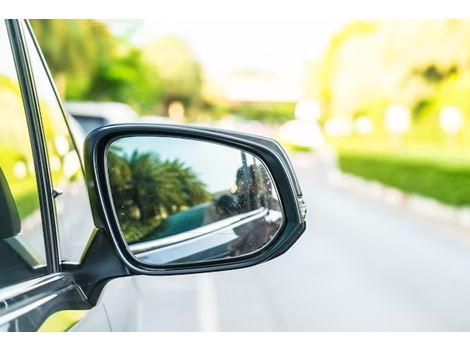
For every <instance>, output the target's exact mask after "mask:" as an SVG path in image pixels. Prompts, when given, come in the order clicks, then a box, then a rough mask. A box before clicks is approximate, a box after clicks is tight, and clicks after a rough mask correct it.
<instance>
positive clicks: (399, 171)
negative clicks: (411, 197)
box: [338, 150, 470, 206]
mask: <svg viewBox="0 0 470 352" xmlns="http://www.w3.org/2000/svg"><path fill="white" fill-rule="evenodd" d="M338 164H339V167H340V169H341V170H342V171H343V172H347V173H351V174H354V175H356V176H360V177H363V178H365V179H368V180H375V181H378V182H380V183H382V184H385V185H388V186H391V187H395V188H398V189H401V190H403V191H404V192H407V193H415V194H420V195H423V196H426V197H430V198H433V199H436V200H438V201H441V202H444V203H447V204H450V205H455V206H468V205H470V164H469V163H468V162H457V161H450V160H449V159H441V160H439V159H436V158H432V157H430V158H422V157H420V156H417V155H413V154H397V153H363V152H357V151H356V152H351V151H345V150H342V151H341V152H340V153H339V154H338Z"/></svg>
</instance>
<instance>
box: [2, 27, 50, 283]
mask: <svg viewBox="0 0 470 352" xmlns="http://www.w3.org/2000/svg"><path fill="white" fill-rule="evenodd" d="M0 126H1V127H0V288H3V287H5V286H9V285H12V284H15V283H18V282H21V281H25V280H28V279H32V278H34V277H37V276H39V275H42V274H44V273H45V272H46V254H45V246H44V235H43V229H42V221H41V212H40V209H39V195H38V188H37V181H36V174H35V169H34V162H33V153H32V151H31V144H30V136H29V131H28V125H27V122H26V116H25V112H24V108H23V101H22V97H21V92H20V87H19V84H18V78H17V76H16V70H15V65H14V61H13V55H12V52H11V48H10V43H9V39H8V34H7V31H6V26H5V23H4V22H1V23H0Z"/></svg>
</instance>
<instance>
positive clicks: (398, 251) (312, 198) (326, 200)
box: [124, 154, 470, 331]
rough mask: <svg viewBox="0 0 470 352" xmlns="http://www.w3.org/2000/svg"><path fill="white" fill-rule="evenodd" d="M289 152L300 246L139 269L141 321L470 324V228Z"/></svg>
mask: <svg viewBox="0 0 470 352" xmlns="http://www.w3.org/2000/svg"><path fill="white" fill-rule="evenodd" d="M293 159H294V165H295V168H296V170H297V173H298V176H299V179H300V182H301V185H302V188H303V192H304V195H305V199H306V202H307V206H308V218H307V220H308V229H307V231H306V233H305V234H304V235H303V236H302V237H301V238H300V239H299V241H298V242H297V243H296V244H295V245H294V247H292V248H291V250H290V251H288V252H287V253H286V254H284V255H283V256H281V257H279V258H277V259H275V260H273V261H271V262H268V263H265V264H261V265H259V266H256V267H252V268H246V269H242V270H235V271H229V272H219V273H211V274H202V275H188V276H171V277H139V278H138V280H136V282H137V285H138V288H139V291H140V292H141V293H142V294H143V296H144V297H145V299H144V302H143V305H142V307H144V309H142V310H141V312H140V314H141V318H142V319H143V320H142V321H143V324H142V325H141V327H140V328H141V329H142V330H159V331H213V330H217V331H436V330H438V331H442V330H444V331H447V330H452V331H453V330H467V331H468V330H470V233H466V232H465V231H463V230H461V229H459V228H457V227H455V226H453V225H450V224H445V223H442V222H439V221H437V220H434V219H431V218H427V217H424V216H418V215H416V214H411V213H409V212H407V211H406V210H405V209H400V208H397V207H394V206H392V205H388V204H385V203H378V202H377V201H374V200H372V199H370V198H365V197H361V196H360V195H358V194H353V193H351V192H348V191H347V190H345V189H340V188H335V187H334V186H332V185H330V184H329V183H328V182H327V178H326V167H325V166H324V165H323V164H322V163H321V162H320V161H319V160H318V159H317V158H316V157H315V156H314V155H312V154H304V155H298V156H295V157H294V158H293ZM124 280H128V279H124Z"/></svg>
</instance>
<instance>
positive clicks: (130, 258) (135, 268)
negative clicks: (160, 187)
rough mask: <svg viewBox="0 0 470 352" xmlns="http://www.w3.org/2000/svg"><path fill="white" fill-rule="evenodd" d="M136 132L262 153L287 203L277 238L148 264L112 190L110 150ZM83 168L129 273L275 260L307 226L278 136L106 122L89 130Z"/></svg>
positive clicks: (97, 216) (95, 208)
mask: <svg viewBox="0 0 470 352" xmlns="http://www.w3.org/2000/svg"><path fill="white" fill-rule="evenodd" d="M132 136H166V137H180V138H187V139H193V140H199V141H206V142H213V143H218V144H221V145H226V146H230V147H234V148H238V149H241V150H245V151H247V152H249V153H252V154H253V155H255V156H257V157H259V158H260V159H261V160H262V161H263V162H264V163H265V165H266V166H267V167H268V169H269V170H270V172H271V173H272V176H273V179H274V181H275V183H276V186H277V189H278V191H279V196H280V199H281V202H282V203H283V212H284V219H285V221H284V224H283V227H282V229H281V230H280V232H279V233H278V234H277V235H276V236H275V238H274V239H273V240H272V241H271V242H270V243H268V244H267V245H266V246H265V247H263V248H262V249H261V250H259V251H257V252H255V253H252V254H249V255H246V256H243V257H240V258H236V259H221V260H216V261H210V262H198V263H193V264H172V265H162V266H149V265H146V264H144V263H142V262H140V261H138V260H137V259H136V257H135V256H134V255H133V254H132V252H131V251H130V250H129V248H128V246H127V244H126V242H125V240H124V238H123V236H122V234H121V230H120V228H119V224H118V219H117V217H116V214H115V212H114V206H113V201H112V196H111V194H110V189H109V186H108V185H109V182H108V174H107V165H106V153H107V150H108V147H109V145H110V144H111V143H112V142H113V141H115V140H116V139H119V138H124V137H132ZM84 162H85V174H86V178H87V185H88V193H89V196H90V203H91V208H92V212H93V218H94V222H95V226H96V227H97V228H98V229H102V230H104V231H101V232H102V233H105V234H106V235H108V236H109V238H110V240H111V241H112V243H113V244H114V247H115V249H116V253H117V255H118V256H119V258H120V259H121V261H122V262H123V264H124V265H125V267H127V269H128V270H129V271H130V272H131V273H135V274H148V275H170V274H189V273H200V272H209V271H219V270H227V269H237V268H243V267H248V266H252V265H256V264H259V263H261V262H265V261H268V260H271V259H273V258H275V257H277V256H279V255H281V254H282V253H284V252H285V251H286V250H287V249H289V248H290V247H291V246H292V245H293V244H294V243H295V242H296V240H297V239H298V238H299V237H300V235H301V234H302V233H303V232H304V231H305V228H306V224H305V213H306V209H305V205H304V203H303V200H302V194H301V191H300V187H299V184H298V182H297V180H296V178H295V173H294V171H293V169H292V166H291V164H290V161H289V159H288V157H287V156H286V154H285V152H284V151H283V149H282V147H281V146H280V145H279V144H277V142H275V141H273V140H270V139H268V138H264V137H256V136H253V135H248V134H243V133H238V132H234V133H233V132H228V131H222V130H218V129H210V128H206V127H200V128H199V127H188V126H176V125H156V124H119V125H108V126H105V127H101V128H98V129H96V130H94V131H93V132H91V133H90V134H89V135H88V136H87V138H86V140H85V151H84Z"/></svg>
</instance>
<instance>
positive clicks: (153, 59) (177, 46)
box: [144, 36, 203, 108]
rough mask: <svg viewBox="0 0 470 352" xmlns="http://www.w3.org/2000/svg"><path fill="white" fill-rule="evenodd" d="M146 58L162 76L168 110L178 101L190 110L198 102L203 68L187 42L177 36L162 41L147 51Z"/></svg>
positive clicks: (156, 42) (164, 38)
mask: <svg viewBox="0 0 470 352" xmlns="http://www.w3.org/2000/svg"><path fill="white" fill-rule="evenodd" d="M144 55H145V59H146V60H147V61H148V62H149V64H151V65H153V66H154V67H155V68H156V70H157V72H158V73H159V77H160V79H161V82H162V87H164V90H163V93H162V95H163V102H164V104H165V107H166V108H168V105H169V104H170V103H171V102H172V101H175V100H178V101H181V102H183V104H185V105H186V107H188V106H190V105H191V104H194V103H196V102H197V101H198V99H199V97H200V94H201V89H202V83H203V69H202V66H201V65H200V63H199V62H198V61H197V59H196V58H195V56H194V54H193V52H192V50H191V48H190V47H189V46H188V44H186V42H185V41H183V40H182V39H180V38H178V37H174V36H165V37H162V38H159V39H157V40H156V41H155V42H153V43H150V44H149V45H148V46H147V47H146V48H145V49H144Z"/></svg>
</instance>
